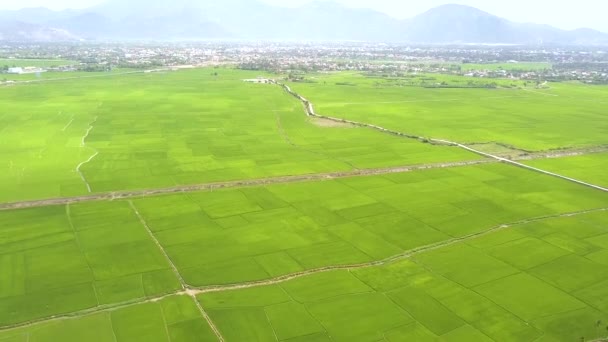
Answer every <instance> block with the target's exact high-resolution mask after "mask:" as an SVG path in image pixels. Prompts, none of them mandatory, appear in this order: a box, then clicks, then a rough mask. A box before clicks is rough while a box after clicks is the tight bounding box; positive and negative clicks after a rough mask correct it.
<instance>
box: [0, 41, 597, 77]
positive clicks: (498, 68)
mask: <svg viewBox="0 0 608 342" xmlns="http://www.w3.org/2000/svg"><path fill="white" fill-rule="evenodd" d="M22 59H28V60H32V61H35V60H46V59H54V60H55V59H60V60H66V61H73V62H72V63H68V64H67V65H51V66H36V65H19V66H17V65H13V64H11V60H22ZM0 61H2V62H0V72H1V73H2V74H4V75H3V76H1V77H0V80H3V81H4V82H7V81H10V80H11V75H23V74H36V75H41V74H42V73H46V72H75V71H81V72H112V71H114V70H148V71H150V70H157V69H163V68H173V69H175V68H184V67H209V66H225V65H228V66H234V67H236V68H239V69H244V70H260V71H269V72H277V73H286V72H287V73H288V72H292V71H299V72H304V73H307V72H337V71H362V72H373V73H378V74H384V75H399V74H420V73H437V74H450V75H460V76H467V77H474V78H501V79H505V78H506V79H513V80H526V81H539V80H542V81H567V80H577V81H581V82H585V83H588V84H606V83H608V53H607V51H604V50H602V49H600V48H596V47H588V48H584V47H578V48H573V47H569V48H560V47H542V48H539V47H524V46H444V47H437V46H408V45H403V46H401V45H394V44H393V45H391V44H368V43H325V44H316V45H310V44H305V43H299V44H296V43H222V42H201V43H187V44H186V43H180V44H172V43H165V44H161V43H156V44H134V45H123V44H109V43H107V44H105V43H104V44H102V43H100V44H65V45H61V44H54V45H52V46H50V45H36V44H5V45H0ZM32 64H35V63H32Z"/></svg>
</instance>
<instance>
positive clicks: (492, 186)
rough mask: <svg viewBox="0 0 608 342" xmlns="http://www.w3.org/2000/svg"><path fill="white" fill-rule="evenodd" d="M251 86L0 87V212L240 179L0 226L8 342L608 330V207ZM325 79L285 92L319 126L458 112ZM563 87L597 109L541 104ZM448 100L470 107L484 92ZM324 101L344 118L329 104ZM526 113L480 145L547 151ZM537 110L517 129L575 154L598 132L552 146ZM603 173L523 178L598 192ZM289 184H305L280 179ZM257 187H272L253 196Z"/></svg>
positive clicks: (462, 336) (373, 86)
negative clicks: (412, 109) (416, 107)
mask: <svg viewBox="0 0 608 342" xmlns="http://www.w3.org/2000/svg"><path fill="white" fill-rule="evenodd" d="M216 72H217V76H216V74H215V73H216ZM256 76H257V74H255V73H251V72H245V71H238V70H232V69H199V70H188V71H180V72H175V73H149V74H147V73H146V74H144V73H140V74H129V75H122V76H118V77H102V78H85V79H79V80H57V81H52V82H40V83H36V84H19V85H15V86H11V87H3V88H0V94H1V95H2V96H1V97H0V103H1V104H2V105H3V106H4V107H3V108H8V109H9V110H8V111H3V112H0V132H1V133H2V134H0V152H1V153H2V155H3V156H6V158H3V159H2V160H0V163H1V164H2V167H3V168H4V170H2V171H3V172H0V189H2V191H0V205H1V204H6V203H8V202H16V201H23V200H35V199H45V198H51V199H53V198H54V199H61V198H63V197H66V196H82V195H91V196H94V195H95V194H100V193H105V192H115V191H128V190H140V189H143V190H145V189H149V190H154V189H159V188H170V187H173V186H188V185H193V184H207V183H216V182H225V181H236V182H233V183H231V186H230V187H227V188H224V189H222V187H221V186H217V187H215V188H214V187H210V188H208V189H207V190H200V189H187V188H182V189H181V190H179V191H176V192H175V193H167V194H164V195H150V194H146V192H145V191H141V192H138V193H139V194H141V196H131V197H130V198H121V197H117V198H115V199H113V200H100V199H97V198H95V197H87V198H80V199H70V200H68V201H66V202H65V203H63V202H61V203H51V202H49V203H46V202H35V203H33V204H31V205H30V207H26V208H22V209H12V210H0V342H31V341H34V342H51V341H100V342H106V341H107V342H112V341H139V340H142V341H143V340H145V341H161V342H162V341H167V342H180V341H235V342H240V341H244V342H249V341H262V342H264V341H281V342H283V341H285V342H312V341H346V342H351V341H357V342H358V341H362V342H366V341H374V342H376V341H390V342H392V341H581V340H585V341H593V340H599V339H601V338H604V337H606V335H608V330H607V327H606V325H607V322H608V300H606V298H607V296H606V295H607V294H608V291H607V290H606V288H608V286H607V284H606V279H608V200H607V197H606V196H607V195H606V193H605V192H603V191H600V190H597V189H593V188H591V187H585V186H583V185H580V184H576V183H574V182H569V181H567V180H564V179H559V178H557V177H552V176H548V175H545V174H541V173H538V172H534V171H531V170H528V169H525V168H522V167H516V166H514V165H509V164H506V163H499V162H497V161H493V160H490V159H484V157H482V156H480V155H477V154H474V153H471V152H467V151H465V150H464V149H462V148H458V147H450V146H445V145H433V144H429V143H425V142H423V141H418V140H415V139H406V138H403V137H397V136H394V135H390V134H386V133H382V132H380V131H377V130H372V129H368V128H363V127H356V126H351V125H347V124H343V123H342V124H339V123H336V122H333V121H324V120H318V119H313V118H308V117H306V115H305V114H304V109H303V107H302V103H301V102H299V101H298V100H297V99H295V98H294V97H293V96H291V95H289V94H287V93H286V92H284V91H283V90H282V89H281V88H280V87H279V86H277V85H273V84H266V85H259V84H248V83H245V82H243V81H242V80H243V79H247V78H254V77H256ZM323 77H325V78H326V81H324V80H322V79H321V78H319V79H317V83H313V84H297V85H295V86H294V88H297V90H298V91H300V92H301V94H302V95H303V96H305V97H307V98H310V99H311V100H313V102H314V103H315V104H316V103H317V102H315V98H316V97H318V98H319V100H320V104H318V105H316V108H317V111H318V112H320V113H321V114H326V115H329V116H340V115H341V113H345V112H341V110H343V109H344V108H346V106H342V105H338V102H337V101H343V100H345V99H347V98H348V99H351V101H352V99H355V100H356V101H358V100H365V99H366V98H367V99H369V98H372V97H373V98H375V99H377V100H378V99H381V100H385V101H379V102H386V103H377V104H375V105H371V104H369V108H375V109H374V110H377V111H378V112H371V111H370V112H369V113H368V114H367V115H365V116H364V114H363V112H362V111H358V110H355V111H353V112H352V115H353V117H350V116H348V118H353V119H356V120H361V121H363V122H369V123H374V124H379V123H381V124H383V125H384V124H385V123H388V124H390V123H391V122H392V124H394V125H395V126H390V125H387V127H390V128H392V129H401V128H404V127H405V126H406V122H405V121H403V122H402V121H400V120H401V119H399V120H396V119H395V118H392V120H393V121H391V122H389V121H386V122H384V121H382V120H388V119H387V118H388V117H387V116H384V114H383V115H380V114H378V113H379V112H380V111H383V109H386V108H392V110H394V111H395V112H394V113H397V112H400V110H401V109H403V108H404V107H403V104H402V103H400V104H394V103H392V102H394V100H395V99H397V98H402V96H406V99H407V98H408V97H409V98H420V99H425V98H428V99H431V98H434V99H435V101H436V102H437V106H439V105H442V106H443V108H444V110H446V111H451V110H452V109H453V107H458V106H454V104H452V103H451V101H445V100H449V98H446V96H445V94H444V93H443V91H444V90H447V89H432V90H431V89H430V88H424V87H421V86H409V87H405V86H404V87H397V86H395V84H394V83H396V82H399V81H395V80H392V81H387V82H386V83H383V82H381V81H378V80H374V79H370V78H363V77H361V78H358V77H359V76H357V75H353V74H341V75H337V74H332V75H325V76H323ZM441 77H448V76H441ZM449 77H451V76H449ZM329 80H331V81H329ZM338 80H348V81H349V82H350V81H351V80H358V81H357V82H359V81H360V83H356V85H354V86H347V85H337V84H335V82H334V83H332V82H333V81H338ZM323 82H327V83H326V84H324V83H323ZM339 82H340V81H338V83H339ZM353 82H354V81H353ZM374 82H376V83H374ZM377 82H380V83H379V84H377ZM466 82H468V81H467V80H466V79H458V80H457V83H466ZM398 88H399V89H398ZM323 89H324V90H323ZM353 89H354V90H353ZM363 89H366V91H365V92H363ZM402 89H406V90H407V89H410V90H408V91H411V92H412V94H407V95H403V94H398V93H397V90H399V91H404V90H402ZM565 89H569V90H570V91H571V92H570V94H571V95H570V96H578V97H579V98H580V99H581V103H582V104H581V105H580V108H583V109H584V108H586V106H589V108H591V107H592V104H591V103H590V104H585V101H586V99H587V98H586V96H590V94H591V93H593V94H594V96H600V97H601V96H606V95H605V93H602V89H603V88H601V87H598V88H587V87H583V86H581V85H577V84H558V85H555V87H553V85H552V87H551V89H548V90H538V91H541V92H546V93H547V94H558V95H560V96H562V95H564V94H565V92H562V91H564V90H565ZM322 90H323V91H322ZM325 90H327V91H325ZM530 90H532V89H530ZM353 91H354V93H353ZM431 91H438V93H434V95H433V94H432V93H431ZM454 91H455V92H456V93H458V94H461V95H462V96H465V95H466V97H467V98H468V99H469V100H468V101H470V99H471V98H473V97H474V96H478V95H479V94H485V93H484V92H485V91H486V90H482V89H472V88H470V89H456V90H454ZM488 91H490V90H488ZM491 91H496V92H507V91H509V92H513V93H514V94H516V95H514V96H516V97H515V98H512V99H509V100H508V101H515V100H519V99H520V97H521V98H522V99H523V98H526V97H527V96H540V97H542V98H543V99H544V98H545V96H544V95H540V94H533V93H530V94H528V93H529V91H526V90H524V89H523V88H522V89H516V88H515V89H509V90H507V89H506V88H504V89H493V90H491ZM535 91H536V90H535ZM358 92H360V93H358ZM332 95H335V96H336V99H335V100H334V101H336V102H327V103H326V104H324V102H323V99H324V98H329V97H330V96H332ZM564 96H565V95H564ZM546 97H547V98H551V97H550V96H546ZM537 100H538V99H537ZM407 101H409V100H407ZM508 101H506V100H505V99H495V101H494V102H493V105H492V106H491V107H488V108H486V109H484V111H485V110H490V109H491V110H492V113H493V115H497V113H500V112H501V108H502V107H503V106H505V108H506V106H510V105H509V104H508V103H509V102H508ZM490 102H491V100H490V99H489V98H487V99H483V100H482V103H486V104H488V106H489V104H490ZM545 105H547V106H552V105H555V106H557V105H558V104H557V103H552V102H551V101H548V102H546V103H545ZM407 106H409V104H407ZM357 108H358V107H357ZM325 110H327V112H326V111H325ZM330 110H331V112H330ZM334 110H336V112H334ZM428 110H429V113H432V115H431V114H429V115H431V116H435V115H437V118H439V117H440V116H441V115H440V114H438V113H440V111H438V110H436V109H432V108H428ZM505 110H506V109H505ZM589 110H590V113H592V114H590V115H592V116H594V117H595V116H597V117H598V118H599V116H600V113H599V111H597V108H593V109H589ZM481 112H482V109H479V108H478V109H477V113H478V115H482V114H479V113H481ZM349 113H350V112H349ZM462 113H463V112H460V111H459V110H457V109H455V111H454V112H453V115H462ZM564 113H565V112H564ZM349 115H351V114H349ZM357 115H359V117H357ZM399 115H401V114H399ZM487 115H489V114H487ZM523 115H524V114H522V117H520V118H517V119H513V118H511V119H507V118H504V117H503V118H501V117H500V116H497V118H496V120H495V122H494V123H493V124H492V125H491V126H488V127H486V128H485V129H487V132H490V133H492V132H493V133H492V134H494V136H493V137H492V138H490V135H488V141H496V142H500V143H505V144H507V143H513V142H520V143H522V144H523V145H526V144H530V145H529V146H535V147H534V148H539V149H549V148H552V144H553V142H552V141H553V140H552V139H551V138H547V139H545V137H543V136H542V134H541V133H539V132H538V131H536V133H530V132H532V130H531V129H529V128H526V127H520V126H518V125H519V123H520V122H521V121H518V120H524V117H523ZM543 115H545V114H543V113H539V114H538V116H535V117H532V118H531V117H528V118H527V119H526V120H528V121H529V122H531V121H534V120H538V121H537V123H538V124H539V125H542V127H543V128H546V129H547V132H548V131H552V133H551V134H555V136H556V137H557V136H560V139H561V140H560V141H561V143H560V144H563V145H564V146H565V147H580V146H586V144H589V146H596V145H601V144H600V143H599V142H600V140H602V137H601V136H600V135H599V133H601V132H604V133H605V127H604V126H602V125H601V124H596V127H595V128H594V130H593V129H591V128H589V127H587V126H586V125H587V123H584V124H581V125H579V126H581V127H580V129H581V130H583V129H589V131H588V132H587V133H588V134H587V135H585V136H583V134H579V132H578V131H577V129H570V130H569V132H568V134H565V133H564V135H563V136H561V134H562V133H563V132H561V131H560V130H559V129H555V127H557V126H552V124H554V125H559V124H562V125H565V123H566V122H567V120H571V119H572V118H570V117H568V116H567V115H565V114H563V116H562V117H560V116H559V115H558V114H556V116H555V122H554V123H552V124H549V123H548V121H543V120H548V119H547V118H543ZM345 117H347V116H345ZM421 117H423V116H421ZM480 117H482V116H477V117H476V118H474V117H460V118H459V120H463V122H465V121H466V122H468V123H469V126H470V127H471V129H470V130H468V131H467V132H468V133H467V132H465V130H464V129H463V130H462V131H459V130H458V129H454V128H453V127H452V128H450V127H449V122H450V121H449V120H445V119H444V120H440V121H438V122H442V123H443V124H444V127H441V125H439V126H435V125H429V124H428V123H426V124H424V122H420V123H417V124H413V125H412V126H411V128H412V130H409V129H408V130H405V129H404V131H407V132H413V133H417V132H416V127H423V126H424V128H425V132H424V134H422V135H423V136H431V137H434V138H437V137H442V136H436V135H434V134H435V133H436V131H438V132H440V131H441V130H443V129H445V130H446V131H450V132H453V133H452V134H454V137H458V135H459V134H463V135H464V134H465V133H467V136H470V137H473V138H474V140H472V141H473V142H478V140H477V138H476V137H475V134H477V133H480V132H481V131H476V130H475V127H481V126H483V123H482V122H481V121H480ZM383 118H384V119H383ZM363 119H365V120H363ZM476 120H477V121H476ZM598 120H599V119H598ZM422 121H424V120H422ZM426 125H429V126H426ZM509 125H512V126H509ZM463 126H464V123H463ZM505 127H511V128H512V129H503V128H505ZM516 127H517V128H516ZM408 128H410V127H409V125H408ZM475 132H477V133H475ZM543 132H545V131H543ZM528 133H530V134H531V135H529V134H528ZM488 134H489V133H488ZM594 134H595V135H594ZM450 138H453V137H450ZM473 138H472V139H473ZM498 138H501V139H498ZM502 138H504V139H507V140H509V139H510V141H505V140H502ZM556 139H557V138H556ZM584 139H587V140H586V141H587V142H585V143H583V140H584ZM481 140H482V139H481ZM555 141H557V140H555ZM463 142H466V141H463ZM596 142H598V143H596ZM513 144H514V145H515V146H517V147H522V146H521V145H519V144H515V143H513ZM603 144H605V142H603ZM541 145H542V146H541ZM493 146H494V145H493ZM496 146H499V147H500V148H504V149H506V150H510V149H512V148H509V147H505V145H496ZM524 147H526V146H524ZM529 148H531V149H534V148H532V147H529ZM583 152H584V150H583ZM604 157H605V155H604V154H602V153H595V154H586V155H581V156H576V157H561V158H551V159H542V160H529V161H525V163H526V164H529V165H532V166H535V167H539V168H542V169H545V170H548V171H552V172H556V173H560V174H563V175H565V176H568V177H574V178H577V179H581V180H583V181H587V182H593V183H596V184H599V185H602V184H603V185H604V186H605V185H606V184H605V178H604V174H603V173H602V170H604V169H605V167H603V166H604V164H605V163H604V159H605V158H604ZM473 161H474V162H475V163H476V164H471V163H469V162H473ZM479 161H482V162H483V163H477V162H479ZM413 165H418V166H419V167H418V168H403V169H398V170H397V171H395V170H392V171H390V172H389V171H386V169H383V168H390V167H396V166H413ZM365 170H376V171H375V173H366V172H365ZM383 170H384V171H383ZM292 175H310V176H311V177H313V176H314V177H315V178H314V179H309V178H307V177H303V178H297V179H296V178H294V179H292V180H285V176H292ZM256 179H264V180H265V181H264V182H247V183H245V181H246V180H256ZM279 180H280V181H279ZM239 182H242V183H239ZM217 184H222V183H217ZM89 191H90V192H89Z"/></svg>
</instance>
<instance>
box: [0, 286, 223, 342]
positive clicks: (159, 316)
mask: <svg viewBox="0 0 608 342" xmlns="http://www.w3.org/2000/svg"><path fill="white" fill-rule="evenodd" d="M0 341H2V342H27V341H29V342H56V341H62V342H71V341H74V342H80V341H90V342H122V341H124V342H130V341H153V342H157V341H158V342H169V341H171V342H194V341H197V342H207V341H208V342H212V341H217V339H216V337H215V335H214V334H213V332H212V331H211V328H210V327H209V325H208V324H207V322H206V321H205V320H204V319H203V317H202V316H201V314H200V312H199V310H198V308H197V307H196V305H195V303H194V301H193V300H192V299H191V298H190V297H187V296H172V297H167V298H165V299H162V300H160V301H158V302H153V303H145V304H137V305H132V306H128V307H124V308H120V309H116V310H108V311H104V312H100V313H94V314H90V315H85V316H82V317H78V318H68V319H60V320H55V321H50V322H46V323H40V324H35V325H31V326H28V327H24V328H18V329H13V330H9V331H4V332H0Z"/></svg>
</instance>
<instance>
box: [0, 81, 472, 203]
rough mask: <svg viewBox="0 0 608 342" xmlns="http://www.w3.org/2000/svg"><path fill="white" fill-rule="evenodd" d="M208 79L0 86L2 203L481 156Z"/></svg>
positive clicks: (274, 90)
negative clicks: (309, 114) (314, 115)
mask: <svg viewBox="0 0 608 342" xmlns="http://www.w3.org/2000/svg"><path fill="white" fill-rule="evenodd" d="M214 73H215V71H214V70H203V71H190V72H177V73H168V74H161V73H158V74H154V73H152V74H133V75H123V76H117V77H101V78H85V79H82V80H78V82H74V80H63V81H52V82H42V83H37V84H29V85H18V86H13V87H7V88H4V89H2V92H3V97H2V99H1V100H0V102H2V106H3V108H4V109H5V110H4V111H3V112H2V114H0V115H1V116H0V129H1V130H2V135H1V136H0V151H2V154H3V155H5V156H7V157H6V158H5V159H3V161H2V164H3V165H2V166H1V168H2V172H1V173H0V174H1V176H0V184H2V187H3V189H6V190H5V191H3V192H2V193H1V194H0V200H2V201H14V200H24V199H36V198H47V197H62V196H73V195H81V194H84V193H87V192H88V191H87V190H88V189H87V185H86V184H85V182H83V180H82V178H84V179H86V181H87V182H88V184H89V187H90V189H91V191H93V192H106V191H117V190H125V189H142V188H150V187H170V186H174V185H183V184H196V183H207V182H214V181H224V180H236V179H247V178H262V177H269V176H280V175H293V174H307V173H316V172H328V171H340V170H352V169H354V168H372V167H383V166H398V165H410V164H424V163H435V162H449V161H458V160H472V159H478V158H477V156H475V155H473V154H469V153H465V152H462V151H459V150H455V149H452V148H446V147H436V146H430V145H424V144H420V143H418V142H416V141H409V140H395V139H392V138H391V137H387V136H385V135H382V134H378V133H376V132H372V131H368V130H365V129H355V128H352V127H341V128H333V129H332V128H324V127H319V125H317V124H315V122H311V121H308V120H307V119H306V117H305V116H303V115H302V107H301V105H300V104H299V103H298V101H296V100H295V99H293V98H291V97H290V96H289V95H288V94H285V93H284V92H282V91H281V90H280V88H278V87H273V86H270V85H254V84H246V83H244V82H242V81H241V80H242V79H243V78H252V77H255V76H256V75H257V74H254V73H246V72H235V71H231V70H221V71H220V72H219V74H220V75H219V76H217V77H216V76H215V74H214ZM167 89H173V90H174V91H175V92H174V93H170V94H168V93H167V92H166V90H167ZM48 113H52V115H49V114H48ZM143 116H145V117H146V118H147V119H146V120H141V118H142V117H143ZM26 133H27V134H26ZM87 133H88V135H87ZM24 136H25V137H26V138H25V139H24V138H23V137H24ZM90 158H92V159H91V160H90V162H88V163H85V162H87V161H89V159H90ZM79 165H80V168H79V171H82V172H81V173H80V174H79V172H77V168H78V166H79ZM41 180H42V181H41Z"/></svg>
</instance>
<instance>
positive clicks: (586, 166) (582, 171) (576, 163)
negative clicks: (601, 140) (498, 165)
mask: <svg viewBox="0 0 608 342" xmlns="http://www.w3.org/2000/svg"><path fill="white" fill-rule="evenodd" d="M526 164H528V165H531V166H534V167H538V168H542V169H544V170H549V171H553V172H560V173H562V174H564V175H566V176H568V177H572V178H576V179H581V180H584V181H585V182H588V183H592V184H596V185H599V186H603V187H608V173H606V170H608V153H598V154H589V155H582V156H574V157H567V158H558V159H544V160H534V161H528V162H526Z"/></svg>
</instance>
